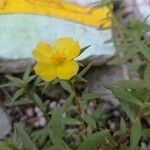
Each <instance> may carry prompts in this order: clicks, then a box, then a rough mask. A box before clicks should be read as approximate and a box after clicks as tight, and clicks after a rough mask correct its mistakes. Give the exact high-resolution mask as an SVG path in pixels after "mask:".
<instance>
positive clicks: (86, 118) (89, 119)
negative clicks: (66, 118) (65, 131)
mask: <svg viewBox="0 0 150 150" xmlns="http://www.w3.org/2000/svg"><path fill="white" fill-rule="evenodd" d="M83 119H84V121H85V122H86V123H87V124H88V125H89V126H90V127H92V128H94V129H96V128H97V126H96V122H95V120H94V119H93V118H92V117H91V116H90V115H84V116H83Z"/></svg>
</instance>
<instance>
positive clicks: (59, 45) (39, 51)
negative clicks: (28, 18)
mask: <svg viewBox="0 0 150 150" xmlns="http://www.w3.org/2000/svg"><path fill="white" fill-rule="evenodd" d="M79 54H80V46H79V42H77V41H74V40H73V39H72V38H69V37H64V38H59V39H58V40H57V41H56V42H55V43H54V44H53V45H49V44H47V43H43V42H42V43H39V44H38V45H37V46H36V48H35V49H34V50H33V57H34V58H35V59H36V60H37V63H36V65H35V66H34V70H35V73H36V74H37V75H39V76H40V77H41V78H42V79H43V80H45V81H50V80H53V79H55V78H59V79H63V80H68V79H70V78H72V77H73V76H74V75H76V74H77V73H78V70H79V65H78V63H77V62H76V61H75V60H74V58H76V57H77V56H78V55H79Z"/></svg>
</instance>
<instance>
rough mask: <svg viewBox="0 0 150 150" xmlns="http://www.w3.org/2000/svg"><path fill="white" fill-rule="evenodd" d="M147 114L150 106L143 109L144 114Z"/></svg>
mask: <svg viewBox="0 0 150 150" xmlns="http://www.w3.org/2000/svg"><path fill="white" fill-rule="evenodd" d="M149 115H150V106H148V107H146V108H145V109H144V116H149Z"/></svg>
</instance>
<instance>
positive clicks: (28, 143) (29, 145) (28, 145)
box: [15, 124, 37, 150]
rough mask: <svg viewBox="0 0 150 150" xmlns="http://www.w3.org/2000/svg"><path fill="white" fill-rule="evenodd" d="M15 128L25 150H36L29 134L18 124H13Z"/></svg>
mask: <svg viewBox="0 0 150 150" xmlns="http://www.w3.org/2000/svg"><path fill="white" fill-rule="evenodd" d="M15 130H16V132H17V133H18V136H19V139H20V140H21V142H22V143H23V147H24V148H25V149H26V150H31V149H32V150H37V148H36V146H35V144H34V143H33V142H32V140H31V138H30V137H29V135H28V134H27V133H26V132H25V130H24V129H23V127H22V126H21V125H19V124H15Z"/></svg>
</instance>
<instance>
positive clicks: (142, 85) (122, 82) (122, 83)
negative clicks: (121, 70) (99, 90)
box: [113, 80, 150, 89]
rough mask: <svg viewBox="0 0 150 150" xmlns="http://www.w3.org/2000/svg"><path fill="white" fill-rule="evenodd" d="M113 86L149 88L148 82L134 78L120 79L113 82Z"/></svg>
mask: <svg viewBox="0 0 150 150" xmlns="http://www.w3.org/2000/svg"><path fill="white" fill-rule="evenodd" d="M113 85H114V86H119V87H122V88H126V89H138V88H139V89H142V88H150V84H149V83H145V82H144V81H142V80H140V81H136V80H120V81H117V82H115V83H113Z"/></svg>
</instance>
